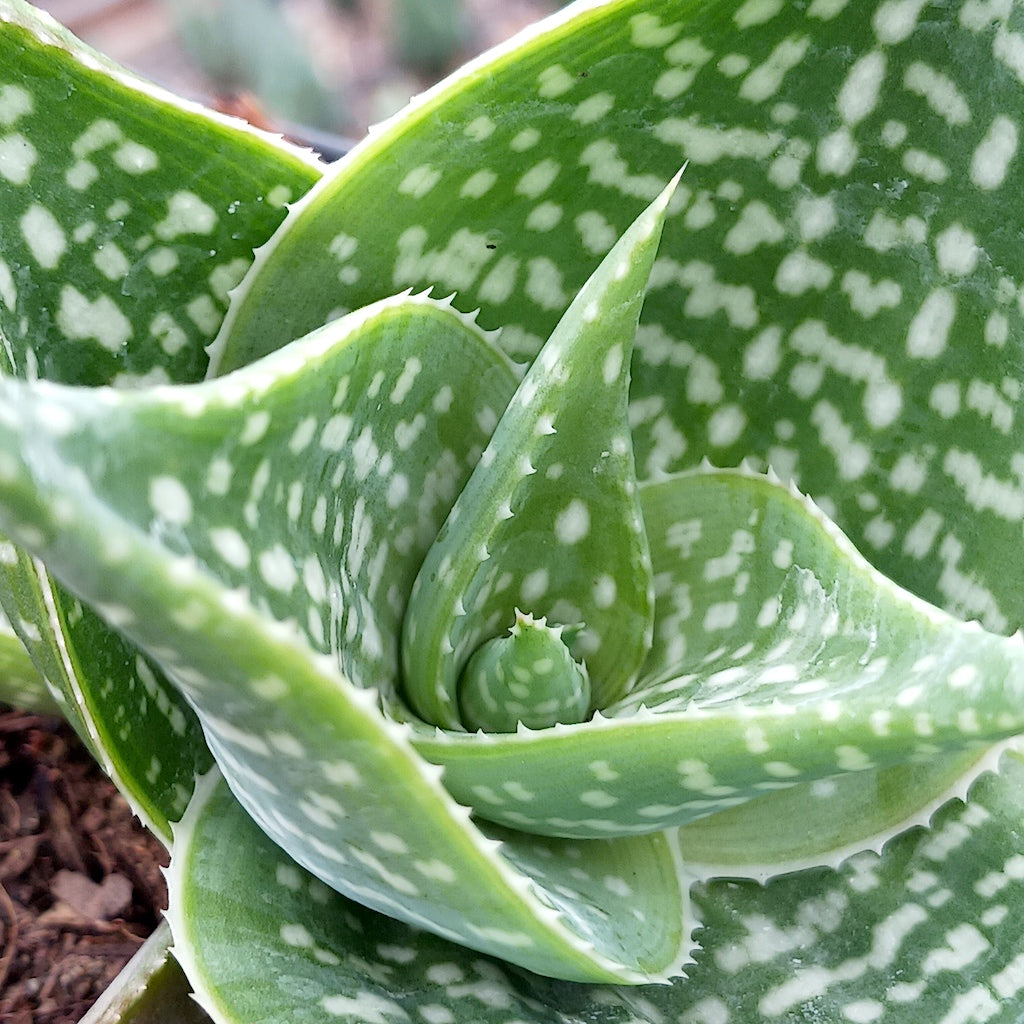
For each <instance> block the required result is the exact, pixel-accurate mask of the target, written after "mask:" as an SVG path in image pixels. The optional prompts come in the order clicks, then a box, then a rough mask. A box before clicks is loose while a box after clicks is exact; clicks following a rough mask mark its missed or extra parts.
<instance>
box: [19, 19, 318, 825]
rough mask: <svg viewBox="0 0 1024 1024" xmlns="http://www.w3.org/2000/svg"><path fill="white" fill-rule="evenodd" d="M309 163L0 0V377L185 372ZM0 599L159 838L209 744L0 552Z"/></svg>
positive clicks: (118, 378)
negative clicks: (0, 214) (0, 212)
mask: <svg viewBox="0 0 1024 1024" xmlns="http://www.w3.org/2000/svg"><path fill="white" fill-rule="evenodd" d="M319 173H320V171H319V166H318V164H317V162H316V161H315V160H314V159H313V158H312V156H311V154H308V153H304V152H301V151H299V150H296V149H294V148H291V147H286V146H284V145H282V144H280V143H278V142H277V141H276V140H273V139H270V138H268V137H265V136H261V135H259V134H258V133H256V132H255V131H252V130H247V129H243V127H242V125H241V123H232V122H229V121H228V120H227V119H225V118H220V117H218V116H216V115H213V114H211V113H210V112H208V111H204V110H201V109H200V108H198V107H196V106H194V105H189V104H187V103H185V102H184V101H181V100H178V99H177V98H175V97H173V96H170V95H169V94H166V93H164V92H162V91H161V90H159V89H157V88H155V87H154V86H152V85H150V84H148V83H145V82H143V81H141V80H139V79H137V78H135V77H134V76H132V75H131V74H129V73H128V72H126V71H124V70H123V69H121V68H119V67H117V66H116V65H114V64H113V63H111V62H110V61H108V60H106V58H104V57H102V56H101V55H100V54H97V53H95V52H94V51H92V50H90V49H89V48H88V47H86V46H84V45H83V44H82V43H81V42H80V41H78V40H77V39H75V38H74V37H73V36H71V35H70V34H69V33H68V32H66V31H65V30H64V29H62V28H61V27H60V26H59V25H57V24H56V23H55V22H54V21H53V20H52V19H50V18H48V17H47V16H46V15H44V14H42V13H41V12H39V11H36V10H35V9H34V8H32V7H30V6H29V5H28V4H25V3H22V2H20V0H3V2H0V209H3V212H4V221H3V227H2V228H0V243H2V244H0V343H2V344H0V373H5V374H12V375H15V376H19V377H24V378H29V379H33V378H35V377H44V378H47V379H51V380H59V381H63V382H66V383H73V384H90V385H91V384H116V385H118V386H121V387H131V386H137V385H138V384H140V383H147V382H148V383H151V384H152V383H159V382H167V381H182V380H190V379H196V378H197V377H201V376H202V375H203V373H204V372H205V368H206V362H207V358H206V354H205V352H204V347H205V345H206V344H207V343H208V342H209V340H210V338H211V337H212V336H213V334H214V333H215V332H216V330H217V328H218V326H219V324H220V321H221V319H222V318H223V315H224V310H225V309H226V306H227V296H228V291H229V290H230V288H232V287H233V286H234V285H235V284H236V283H237V281H238V280H239V278H240V277H241V275H242V274H243V273H244V271H245V269H246V267H248V265H249V264H250V263H251V262H252V258H253V256H252V250H253V249H254V248H255V247H256V246H258V245H261V244H262V243H263V242H265V241H266V239H267V238H268V237H269V236H270V234H271V233H272V232H273V230H274V228H275V227H276V226H277V225H278V223H279V222H280V220H281V218H282V216H283V214H284V204H285V202H286V201H288V200H294V199H297V198H298V197H299V196H301V195H302V193H303V192H304V191H305V190H306V189H307V188H308V187H309V186H310V185H311V184H312V183H313V182H314V181H315V180H316V179H317V177H318V176H319ZM4 550H5V551H6V552H8V556H7V557H5V558H4V559H3V560H2V561H0V602H2V604H3V606H4V607H5V608H6V610H7V612H8V615H9V616H10V617H11V620H12V621H13V622H14V623H15V625H16V629H17V631H18V633H19V635H20V636H21V639H22V640H23V641H24V643H25V644H26V647H27V649H28V650H29V652H30V653H31V656H32V658H33V659H34V661H35V663H36V665H37V666H38V668H39V670H40V671H41V672H42V673H43V674H44V676H45V677H46V679H47V680H48V681H49V683H50V684H51V687H50V688H51V691H52V692H54V693H59V694H60V695H61V696H60V707H61V711H62V712H63V713H64V714H65V716H66V717H67V718H68V719H69V721H71V723H72V724H73V725H74V727H75V728H76V730H77V731H78V733H79V735H80V736H82V738H83V739H84V740H85V741H86V742H87V743H88V744H89V745H90V747H91V748H92V750H93V751H94V753H95V754H96V756H97V758H98V759H99V760H100V762H101V763H102V764H103V765H104V767H105V768H106V770H107V771H108V773H110V774H111V776H112V777H113V778H114V779H115V780H116V781H117V783H118V785H119V786H120V788H121V789H122V791H124V792H125V793H126V795H127V796H128V798H129V799H130V800H131V802H132V805H133V807H134V808H135V809H136V810H137V811H138V813H139V814H140V815H142V817H143V819H144V820H145V821H146V822H147V823H148V824H149V825H150V826H151V827H152V828H153V829H154V831H156V832H157V834H159V835H161V836H162V837H163V838H164V839H165V840H169V837H170V832H169V828H168V821H169V819H172V818H175V817H178V816H179V815H180V814H181V812H182V811H183V810H184V807H185V802H186V801H187V798H188V795H189V793H190V791H191V788H192V780H193V776H194V774H195V772H196V771H202V770H205V769H206V768H208V767H209V764H210V760H209V755H208V753H207V752H206V751H205V749H204V746H203V742H202V737H201V735H200V732H199V729H198V726H197V725H196V723H195V720H194V718H193V716H192V713H191V711H190V710H189V709H188V707H187V706H186V705H185V704H184V702H183V701H182V699H181V697H180V695H179V694H178V693H177V691H176V690H175V689H174V688H173V687H171V686H170V685H169V684H168V683H167V681H166V680H165V679H164V678H163V677H162V675H161V673H160V671H159V669H158V668H156V667H155V666H154V665H153V664H152V663H150V662H147V661H146V660H145V659H144V658H142V657H141V656H140V655H139V653H138V651H137V650H135V649H134V648H133V647H132V646H131V645H130V644H128V643H127V642H125V641H124V640H123V639H122V638H121V637H120V636H118V635H117V633H115V632H114V631H112V630H111V629H110V628H109V627H108V626H107V625H105V624H104V623H103V622H102V621H101V620H100V619H99V618H98V617H97V616H96V615H95V613H94V612H92V611H91V610H90V609H89V608H88V607H83V606H82V605H81V604H80V603H79V602H78V601H77V600H75V599H74V598H73V597H72V596H71V595H69V594H67V593H66V592H64V591H63V590H62V589H61V588H60V587H59V586H57V585H56V584H54V583H53V581H52V580H50V579H49V578H48V576H47V574H46V571H45V568H44V567H42V566H41V565H39V564H38V563H36V562H35V561H34V560H33V559H31V558H30V557H28V556H27V555H25V554H24V552H18V551H16V550H14V549H13V548H12V546H11V545H7V544H5V545H4Z"/></svg>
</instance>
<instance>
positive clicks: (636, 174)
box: [216, 0, 1024, 632]
mask: <svg viewBox="0 0 1024 1024" xmlns="http://www.w3.org/2000/svg"><path fill="white" fill-rule="evenodd" d="M1019 17H1020V15H1019V12H1018V10H1017V8H1016V6H1015V5H1013V4H1011V5H997V6H996V7H991V8H990V7H989V6H988V5H985V4H975V3H968V4H967V5H966V7H961V6H960V5H951V6H937V5H929V4H919V3H910V2H907V3H902V2H898V0H864V2H859V3H842V2H824V0H821V2H813V3H809V4H793V3H778V2H760V0H751V2H750V3H749V4H747V3H739V4H737V3H735V2H733V0H715V2H710V3H703V4H697V3H692V2H690V0H654V2H652V0H607V2H588V3H579V4H575V5H572V6H570V7H568V8H566V10H565V11H564V12H561V13H560V14H559V15H557V16H555V18H553V19H551V20H548V21H545V22H543V23H541V24H540V25H538V26H536V27H535V28H533V29H530V30H529V31H528V32H527V33H524V34H523V36H521V37H520V38H519V39H517V40H516V41H515V42H514V43H511V44H509V45H508V46H505V47H502V48H500V49H499V50H498V51H496V52H494V53H492V54H488V55H487V56H485V57H484V58H482V59H481V60H480V61H477V62H475V63H474V64H472V65H470V66H467V67H466V68H465V69H463V70H462V71H461V72H459V73H457V74H456V75H454V76H453V77H452V78H450V79H448V80H447V81H446V82H445V83H443V84H442V85H441V86H439V87H437V88H436V89H434V90H432V91H431V92H430V93H428V94H426V95H425V96H424V97H422V98H421V99H420V100H419V101H418V102H417V103H415V104H413V105H412V106H411V107H410V108H409V109H408V110H407V111H405V112H403V114H402V115H401V116H399V117H398V118H396V119H395V120H393V121H392V122H389V123H388V124H387V125H385V126H383V127H382V128H381V129H380V130H379V131H377V132H375V133H373V134H372V135H371V136H370V137H369V138H368V139H367V140H366V142H365V143H363V144H362V145H361V146H360V147H359V148H358V149H357V150H356V151H354V152H353V153H352V154H351V155H350V157H349V158H348V159H347V160H346V161H343V162H342V164H341V165H339V166H338V167H337V169H336V170H335V171H333V172H332V173H331V174H330V175H329V176H327V177H326V178H325V179H324V180H323V182H322V183H321V184H320V185H318V186H317V188H316V189H314V190H313V191H311V193H310V194H309V196H308V198H307V200H306V201H304V202H303V203H302V204H300V205H299V206H297V207H296V208H295V209H294V210H293V211H292V212H291V215H290V216H289V218H288V220H287V221H286V222H285V225H284V226H283V228H282V231H281V232H280V233H279V234H278V235H277V236H275V239H274V242H273V244H272V246H271V247H270V248H268V249H267V250H266V251H265V252H264V253H263V254H262V257H261V260H260V261H259V263H258V265H257V267H256V268H255V269H254V272H253V273H252V274H251V275H250V276H249V277H248V278H247V279H246V280H245V281H244V282H243V285H242V288H241V293H240V294H241V295H242V296H244V297H243V299H242V301H241V302H239V303H238V305H237V306H236V307H235V308H233V309H232V311H231V314H230V316H229V318H228V320H227V321H226V322H225V328H224V330H223V331H222V332H221V334H220V336H219V338H218V340H217V342H216V345H217V349H218V351H219V353H220V355H219V358H220V359H221V360H222V361H223V365H224V366H225V367H227V366H233V365H239V364H240V363H241V362H244V361H246V360H247V359H249V358H251V357H252V355H253V354H258V353H262V352H266V351H269V350H271V349H273V348H276V347H278V346H279V345H281V344H285V343H287V342H288V341H290V340H291V339H292V338H293V337H295V336H296V335H297V334H298V333H302V332H304V331H307V330H309V329H311V328H313V327H315V326H317V325H318V324H319V323H321V322H323V321H324V320H325V319H327V318H328V317H329V316H331V315H334V311H335V310H337V309H338V308H342V309H347V308H358V307H360V306H362V305H364V304H365V303H367V302H370V301H373V300H375V299H377V298H380V297H382V295H384V294H387V293H389V292H391V291H394V290H396V289H399V288H404V287H409V286H425V285H427V284H430V285H436V286H437V287H439V288H441V289H449V290H457V291H458V294H459V296H460V301H462V302H463V303H464V304H465V305H466V306H467V307H476V306H480V308H481V310H482V312H481V321H482V322H483V323H485V324H487V325H488V326H497V325H502V327H503V332H502V344H503V345H504V346H505V347H506V348H507V349H508V351H509V352H510V353H512V355H513V356H514V357H515V358H522V357H524V356H528V357H532V356H533V355H535V354H536V352H537V351H538V349H539V347H540V345H541V344H542V342H543V340H544V339H546V338H547V337H548V336H549V335H550V333H551V330H552V328H553V326H554V324H555V323H556V321H557V319H558V318H559V316H560V315H561V313H562V311H563V310H564V308H565V306H566V305H567V304H568V301H569V299H570V298H571V296H572V295H574V294H575V293H576V292H577V291H578V289H579V288H580V287H581V285H582V284H583V282H584V280H585V279H586V277H587V276H588V275H589V273H590V269H591V266H592V263H591V258H595V259H596V257H599V256H602V255H604V254H605V253H606V252H607V250H608V248H610V246H611V245H612V244H613V243H614V241H615V240H616V239H617V238H618V237H619V236H620V234H621V233H622V231H623V230H624V229H625V227H626V226H627V225H628V224H629V223H630V222H631V220H632V219H633V218H634V217H635V216H636V215H637V214H638V213H639V211H640V210H641V209H642V208H643V206H644V205H645V204H646V203H647V202H649V201H650V200H651V199H653V198H654V196H655V195H656V194H657V193H658V192H659V191H660V189H661V188H662V187H663V184H664V182H665V181H667V180H668V179H669V177H670V176H671V175H672V174H673V173H675V171H676V169H677V168H678V167H679V166H680V164H681V163H682V162H683V161H684V160H688V161H689V162H690V168H689V170H688V172H687V176H686V180H685V181H684V182H683V183H682V184H681V185H680V187H679V193H678V195H679V197H680V198H679V199H678V200H677V202H678V204H679V206H680V207H681V208H680V210H679V212H678V215H676V216H674V217H673V218H672V222H670V223H669V224H668V225H667V227H666V231H665V236H664V240H663V243H662V248H661V254H660V257H659V261H658V266H657V267H656V270H655V273H654V276H653V278H652V282H651V287H650V289H649V293H648V297H647V301H646V303H645V306H644V314H643V318H642V323H641V328H640V333H639V336H638V338H637V349H636V356H635V358H634V361H633V379H632V390H631V410H632V411H631V416H632V420H631V422H632V428H633V431H632V433H633V439H634V446H635V453H636V464H637V469H638V473H639V476H640V477H641V478H646V477H649V476H651V475H653V474H657V473H659V472H674V471H676V470H681V469H684V468H689V467H692V466H695V465H697V464H699V462H700V460H701V459H702V458H704V457H708V458H710V459H712V460H713V461H714V462H715V463H716V464H718V465H735V464H737V463H738V462H739V461H740V460H741V459H743V458H746V459H749V460H750V461H751V464H752V465H756V466H758V467H759V468H764V467H766V466H768V465H772V466H774V468H775V469H776V471H777V472H778V473H779V474H780V475H782V476H783V477H784V478H786V479H790V478H791V479H794V480H795V481H797V482H798V483H799V485H800V487H801V489H802V490H803V491H804V492H805V493H807V494H809V495H811V497H812V498H814V500H815V501H817V502H818V503H819V504H821V505H822V507H824V508H825V509H826V510H827V511H828V512H829V513H830V514H831V515H832V518H834V519H835V520H836V522H838V524H839V525H840V526H841V527H842V529H843V530H844V531H845V532H846V533H847V534H848V535H849V536H850V537H851V539H852V540H853V542H854V544H855V545H856V546H857V547H858V548H859V549H860V550H862V551H864V552H865V553H866V555H867V556H868V557H869V558H870V559H871V561H872V562H873V564H875V565H876V566H877V567H878V568H879V569H880V570H881V571H882V572H884V573H885V574H886V575H888V576H891V577H892V578H894V579H895V580H897V581H898V582H899V583H901V584H902V585H904V586H907V587H909V588H910V589H912V590H914V591H915V592H916V593H918V594H920V595H921V596H923V597H925V598H927V599H928V600H930V601H932V602H933V603H935V604H937V605H939V606H941V607H944V608H946V609H947V610H950V611H952V612H954V613H955V614H957V615H959V616H961V617H964V618H972V619H973V618H976V619H979V620H980V621H981V622H982V623H983V624H984V625H985V626H986V627H987V628H989V629H992V630H995V631H997V632H1012V631H1013V630H1014V629H1016V628H1017V627H1018V626H1020V625H1021V624H1024V589H1022V588H1020V587H1019V585H1018V583H1017V580H1019V579H1020V577H1021V575H1022V573H1024V548H1022V546H1021V545H1020V543H1019V538H1020V530H1021V522H1022V519H1024V501H1022V499H1021V487H1020V482H1019V471H1020V465H1019V462H1020V455H1019V453H1020V451H1021V450H1022V448H1024V438H1022V431H1024V420H1022V418H1021V417H1020V416H1019V415H1017V414H1016V412H1015V409H1016V403H1017V402H1018V400H1019V398H1020V384H1019V379H1020V372H1019V365H1018V357H1017V354H1016V350H1015V348H1014V346H1013V344H1012V339H1013V338H1014V337H1016V336H1018V334H1019V333H1020V332H1021V330H1024V313H1022V311H1021V309H1020V307H1019V305H1018V303H1017V301H1016V296H1017V295H1018V292H1019V290H1020V288H1021V286H1022V283H1024V280H1022V276H1021V274H1020V273H1019V272H1018V270H1017V269H1016V268H1017V267H1019V265H1020V258H1019V251H1018V247H1019V239H1018V234H1017V231H1016V228H1015V227H1013V226H1011V224H1015V223H1016V222H1015V221H1013V219H1012V218H1010V219H1009V220H1008V217H1007V211H1008V210H1009V209H1014V208H1015V207H1016V203H1017V199H1016V182H1017V180H1018V178H1017V174H1016V169H1017V168H1018V165H1019V161H1020V159H1021V155H1020V144H1019V143H1020V131H1021V129H1020V123H1019V118H1018V114H1017V112H1018V111H1020V110H1021V109H1022V108H1024V81H1022V76H1021V75H1020V73H1019V66H1018V65H1017V64H1016V63H1015V58H1014V57H1013V54H1014V53H1016V49H1015V46H1016V44H1015V43H1013V42H1008V40H1010V41H1012V40H1015V39H1016V36H1017V34H1018V33H1019V27H1018V25H1017V21H1018V19H1019ZM979 68H984V69H985V72H984V74H980V73H978V71H977V69H979ZM381 195H387V196H388V197H389V206H388V214H389V216H388V217H387V218H385V219H383V220H382V218H381V217H380V216H379V213H378V204H377V197H379V196H381ZM371 239H372V243H371V241H370V240H371ZM967 524H970V525H969V526H968V525H967Z"/></svg>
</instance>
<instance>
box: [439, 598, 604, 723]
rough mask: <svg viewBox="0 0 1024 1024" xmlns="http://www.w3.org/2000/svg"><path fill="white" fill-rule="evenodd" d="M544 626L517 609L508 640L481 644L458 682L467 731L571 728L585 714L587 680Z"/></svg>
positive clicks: (557, 634) (556, 632)
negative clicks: (559, 726) (520, 725)
mask: <svg viewBox="0 0 1024 1024" xmlns="http://www.w3.org/2000/svg"><path fill="white" fill-rule="evenodd" d="M564 630H565V627H564V626H549V625H548V623H547V620H546V619H543V618H542V619H535V618H534V617H533V616H532V615H529V614H524V613H523V612H521V611H519V609H516V621H515V624H514V625H513V626H512V628H511V629H510V630H509V631H508V635H507V636H500V637H494V638H493V639H491V640H487V641H485V642H484V643H483V644H481V645H480V646H479V647H478V648H477V649H476V651H475V652H474V653H473V654H472V655H471V657H470V659H469V661H467V662H466V666H465V668H464V669H463V670H462V675H461V677H460V679H459V710H460V711H461V714H462V722H463V724H464V725H465V726H466V728H467V729H480V730H483V731H484V732H515V730H516V728H517V727H518V726H519V724H520V723H522V724H523V725H524V726H526V727H527V728H528V729H547V728H549V727H550V726H552V725H573V724H575V723H577V722H582V721H585V720H586V718H587V715H588V713H589V711H590V677H589V675H588V674H587V669H586V666H585V665H581V664H580V663H579V662H577V661H575V660H574V658H573V656H572V654H571V653H570V651H569V648H568V647H567V646H566V644H565V641H564V640H563V639H562V633H563V631H564Z"/></svg>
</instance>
